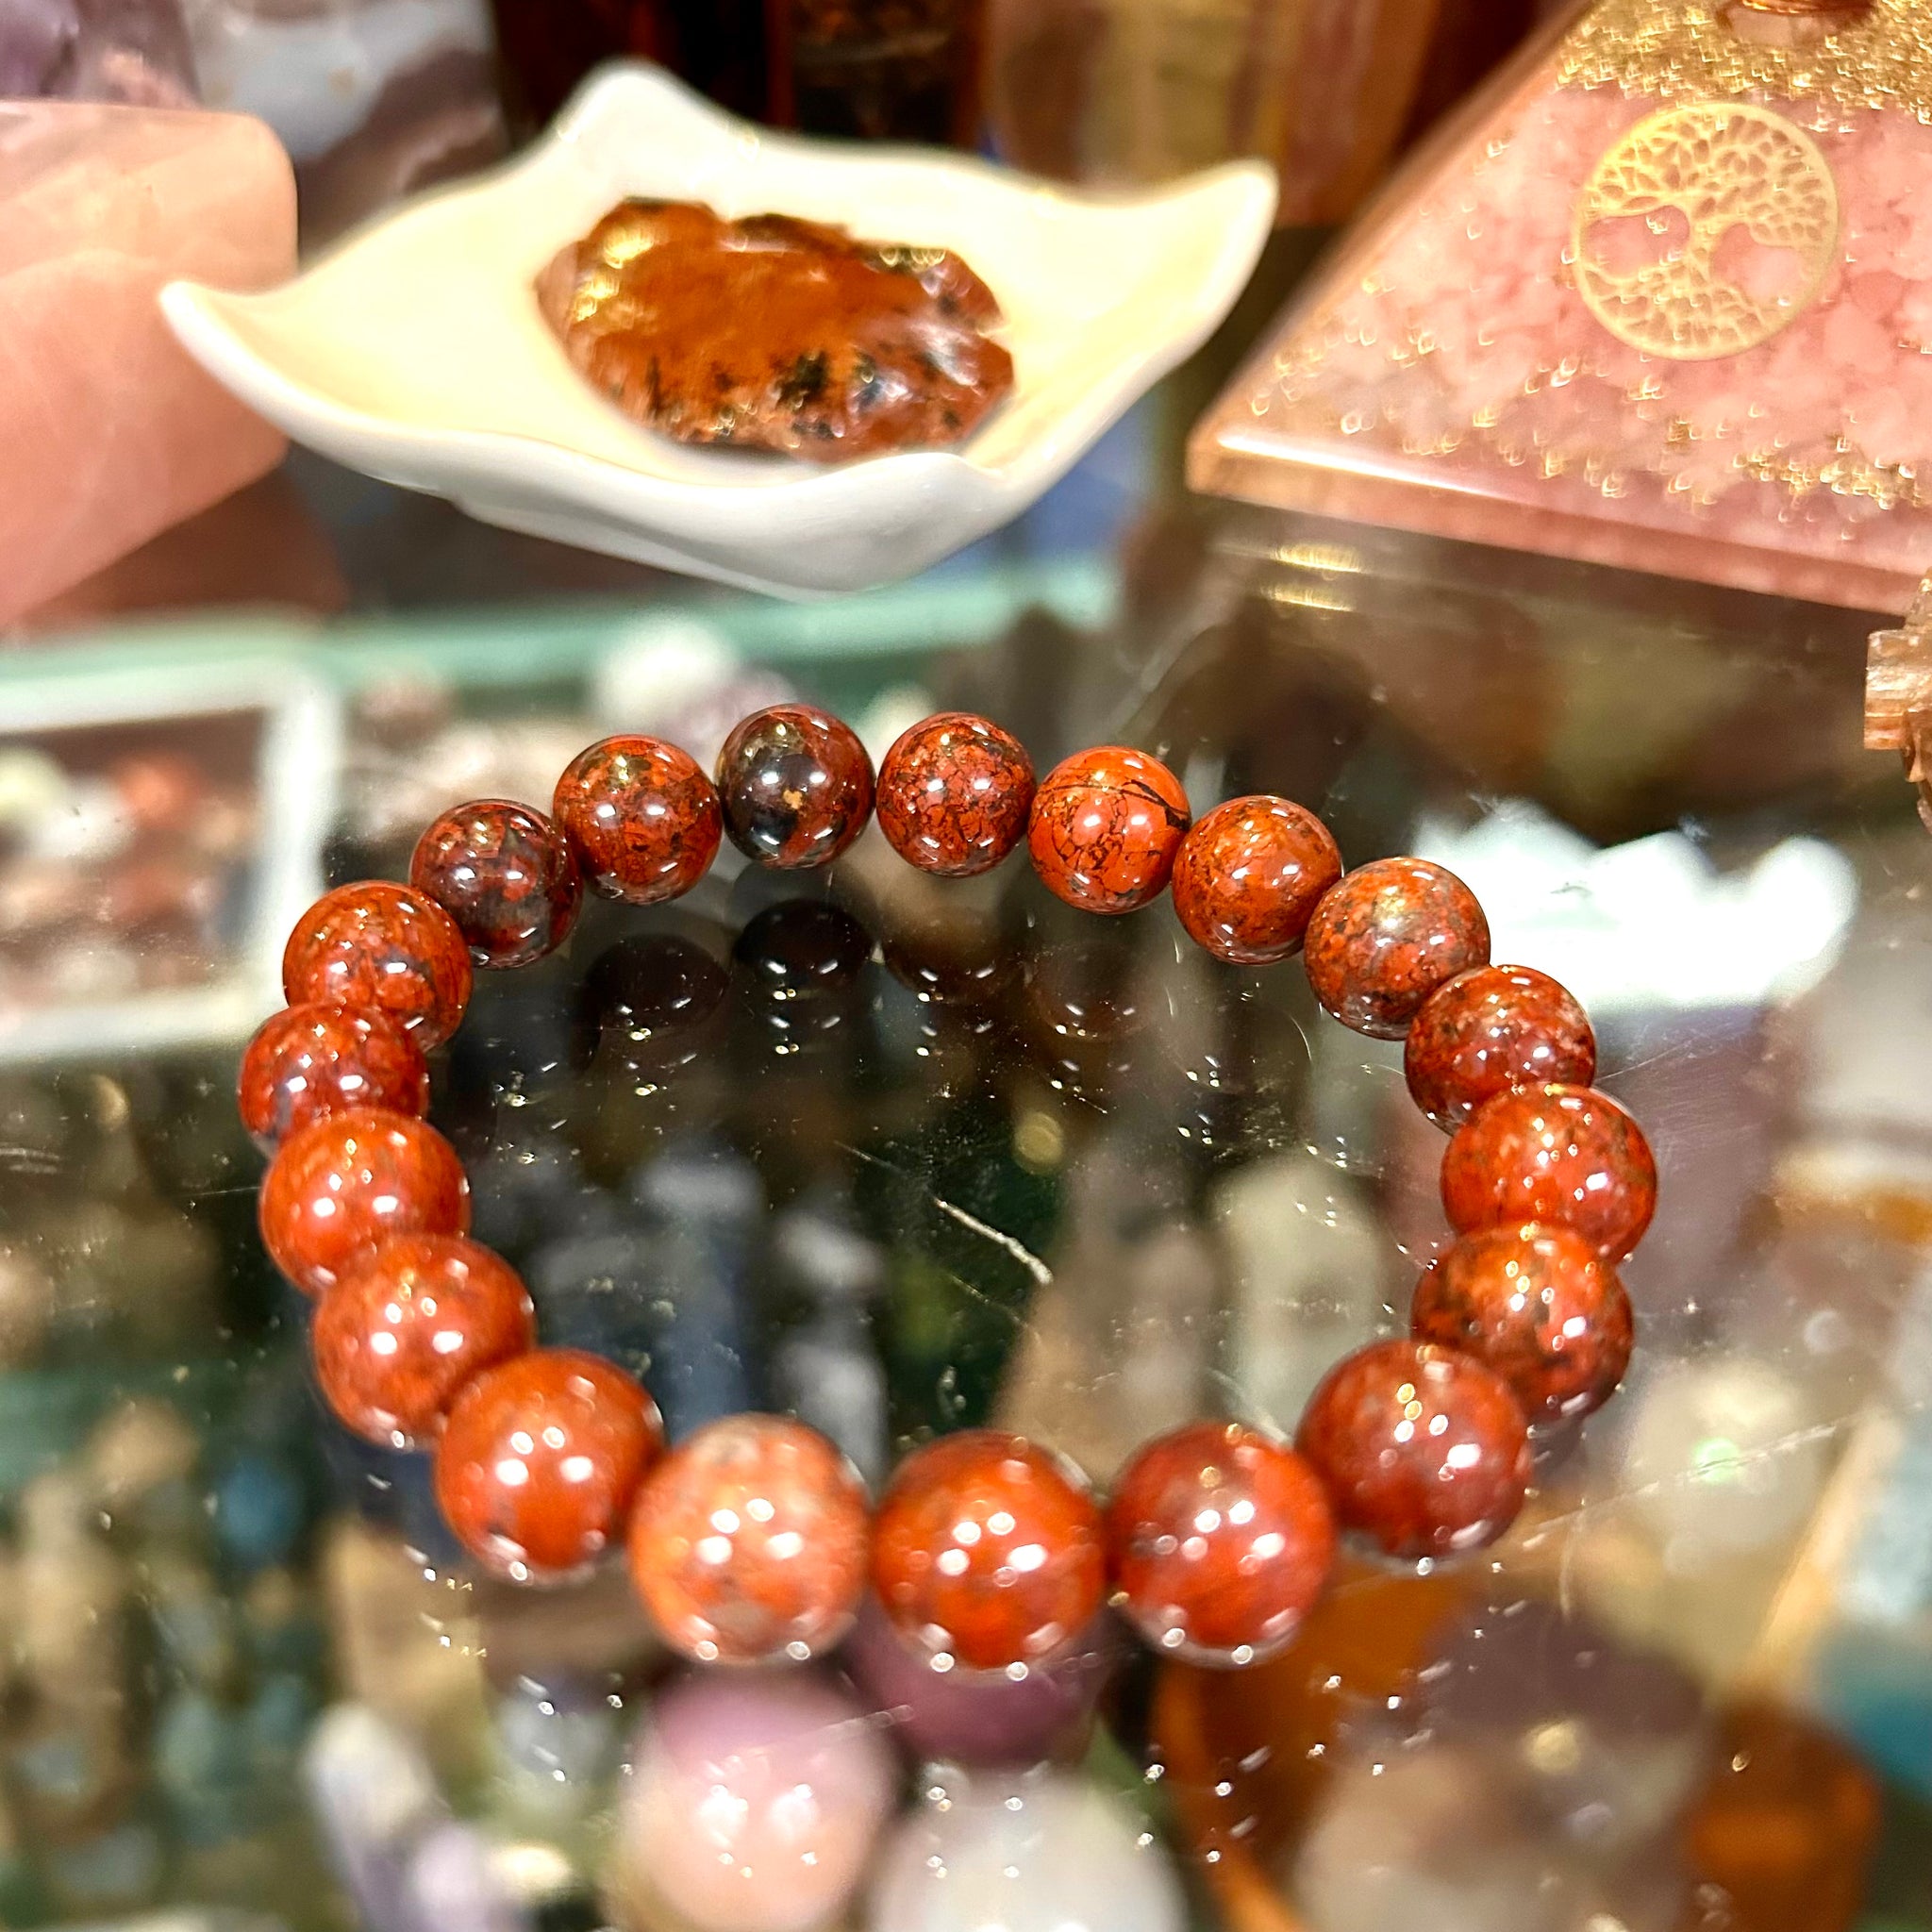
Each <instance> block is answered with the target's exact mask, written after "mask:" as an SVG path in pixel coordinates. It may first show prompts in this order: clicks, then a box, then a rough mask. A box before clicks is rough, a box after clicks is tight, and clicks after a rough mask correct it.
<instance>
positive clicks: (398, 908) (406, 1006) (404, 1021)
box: [282, 879, 471, 1053]
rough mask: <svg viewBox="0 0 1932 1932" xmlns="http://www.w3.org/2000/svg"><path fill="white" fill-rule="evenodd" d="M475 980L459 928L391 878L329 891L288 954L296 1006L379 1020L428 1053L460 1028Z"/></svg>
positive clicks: (288, 984) (285, 979) (286, 986)
mask: <svg viewBox="0 0 1932 1932" xmlns="http://www.w3.org/2000/svg"><path fill="white" fill-rule="evenodd" d="M470 981H471V975H470V953H469V948H468V947H467V946H465V945H464V943H463V936H462V934H461V933H460V932H459V931H458V929H457V924H456V921H455V920H453V919H452V918H451V917H450V916H449V914H448V913H447V912H445V911H444V910H443V909H442V908H441V906H439V905H438V904H437V903H436V901H435V900H434V899H432V898H430V896H429V895H428V894H427V893H426V892H423V891H418V890H417V889H416V888H415V887H413V886H398V885H392V884H391V882H390V881H389V880H387V879H364V880H362V881H360V882H359V883H358V884H356V885H351V886H338V887H337V888H336V889H335V891H332V892H325V893H324V894H323V895H322V897H321V898H320V899H318V900H317V901H316V902H315V904H314V905H313V906H311V907H310V908H308V911H307V912H305V913H304V914H303V915H302V917H301V918H300V919H298V920H297V921H296V922H295V929H294V931H293V932H291V934H290V935H289V943H288V944H287V945H286V946H285V947H284V948H283V949H282V991H283V992H284V994H285V995H286V996H287V998H288V1002H289V1004H290V1005H291V1007H292V1006H298V1005H301V1004H303V1003H305V1002H309V1001H314V1002H319V1003H320V1004H322V1005H324V1006H330V1007H358V1008H362V1009H364V1010H365V1011H369V1012H376V1013H380V1014H382V1015H383V1017H384V1018H385V1019H389V1020H393V1021H395V1022H396V1023H397V1024H399V1025H401V1026H403V1027H405V1028H407V1029H408V1032H409V1033H410V1034H412V1035H413V1036H414V1038H415V1041H416V1043H417V1045H419V1046H420V1047H422V1048H423V1049H424V1051H425V1053H426V1052H427V1051H428V1050H429V1049H430V1048H431V1047H434V1046H441V1044H442V1042H443V1041H445V1040H447V1039H448V1038H449V1037H450V1035H451V1034H452V1033H454V1032H455V1031H456V1030H457V1028H458V1026H459V1025H461V1024H462V1019H463V1008H465V1007H467V1006H468V1005H469V1003H470Z"/></svg>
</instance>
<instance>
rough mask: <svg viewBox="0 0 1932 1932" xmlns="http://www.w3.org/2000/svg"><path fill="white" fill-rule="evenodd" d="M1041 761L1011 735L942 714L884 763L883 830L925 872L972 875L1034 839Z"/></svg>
mask: <svg viewBox="0 0 1932 1932" xmlns="http://www.w3.org/2000/svg"><path fill="white" fill-rule="evenodd" d="M1032 804H1033V760H1032V759H1031V758H1028V757H1027V756H1026V752H1025V748H1024V746H1023V745H1022V744H1021V742H1020V741H1019V740H1018V739H1017V738H1015V737H1014V736H1013V735H1012V734H1011V733H1010V732H1008V731H1002V730H1001V729H1000V727H999V726H998V725H997V724H992V723H991V722H990V721H989V720H988V719H985V718H976V717H974V715H973V714H972V713H971V712H969V711H941V712H940V713H938V714H937V715H936V716H934V717H931V718H925V719H922V720H921V721H920V723H918V724H915V725H913V726H912V728H911V729H910V730H909V731H907V732H904V733H902V734H901V736H900V737H899V739H898V740H897V741H896V742H895V743H894V744H893V746H892V748H891V750H890V751H889V752H887V754H886V756H885V758H884V759H883V760H882V761H881V762H880V765H879V780H878V807H877V809H878V817H879V829H880V831H882V832H883V833H884V834H885V835H886V838H887V841H889V842H890V843H891V847H892V850H893V851H894V852H896V853H897V854H898V855H899V857H900V858H903V859H905V861H906V862H907V863H908V865H916V866H917V867H918V868H919V869H920V871H921V872H929V873H932V874H936V875H937V876H939V877H941V878H955V879H957V878H971V877H972V876H974V874H977V873H982V872H987V871H990V870H991V868H992V867H993V866H996V865H997V864H998V863H999V862H1000V860H1001V859H1003V858H1005V857H1006V856H1007V854H1008V853H1009V852H1010V851H1011V850H1012V849H1013V847H1014V846H1015V845H1017V844H1018V843H1019V842H1020V841H1021V840H1022V839H1023V838H1024V837H1025V834H1026V815H1027V812H1028V811H1029V809H1030V808H1031V807H1032Z"/></svg>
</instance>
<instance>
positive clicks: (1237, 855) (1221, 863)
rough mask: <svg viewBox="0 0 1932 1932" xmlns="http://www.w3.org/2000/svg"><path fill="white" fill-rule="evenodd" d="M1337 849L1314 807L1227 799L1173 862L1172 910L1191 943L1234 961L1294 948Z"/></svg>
mask: <svg viewBox="0 0 1932 1932" xmlns="http://www.w3.org/2000/svg"><path fill="white" fill-rule="evenodd" d="M1340 877H1341V852H1340V850H1339V849H1338V848H1337V846H1336V843H1335V840H1334V838H1333V836H1332V835H1331V834H1330V832H1329V830H1328V827H1327V826H1326V825H1324V824H1323V823H1322V821H1321V820H1320V819H1318V818H1317V817H1316V816H1315V815H1314V813H1313V812H1311V811H1308V810H1306V809H1305V808H1303V807H1301V806H1299V805H1294V804H1292V803H1291V802H1290V801H1289V800H1288V799H1286V798H1274V797H1270V796H1268V795H1266V794H1261V795H1257V796H1256V797H1252V798H1230V799H1229V800H1228V801H1227V803H1226V804H1225V805H1217V806H1216V807H1215V808H1214V809H1213V810H1212V811H1210V812H1209V813H1208V816H1207V817H1206V818H1204V819H1200V820H1198V821H1196V823H1195V824H1193V825H1191V827H1190V828H1189V831H1188V835H1187V837H1186V838H1185V839H1183V840H1182V841H1181V849H1180V855H1179V857H1178V858H1175V860H1174V910H1175V912H1177V913H1178V914H1179V915H1180V922H1181V924H1183V925H1184V926H1185V927H1186V928H1187V930H1188V934H1189V937H1190V938H1191V939H1192V940H1193V941H1195V943H1196V944H1197V945H1202V946H1205V947H1207V949H1208V951H1209V952H1210V953H1212V954H1213V955H1214V956H1215V958H1218V959H1225V960H1227V961H1228V962H1229V963H1230V964H1233V965H1237V966H1265V965H1268V964H1270V963H1271V962H1273V961H1274V960H1276V959H1286V958H1288V957H1289V955H1290V954H1291V953H1296V952H1299V951H1300V950H1301V944H1302V936H1303V935H1304V934H1305V933H1306V932H1307V927H1308V921H1309V919H1310V918H1311V917H1312V916H1313V915H1314V910H1315V907H1316V905H1317V903H1318V902H1319V901H1320V899H1321V897H1322V895H1323V893H1324V892H1325V891H1327V890H1328V889H1329V887H1331V886H1332V885H1334V884H1335V882H1336V880H1338V879H1339V878H1340Z"/></svg>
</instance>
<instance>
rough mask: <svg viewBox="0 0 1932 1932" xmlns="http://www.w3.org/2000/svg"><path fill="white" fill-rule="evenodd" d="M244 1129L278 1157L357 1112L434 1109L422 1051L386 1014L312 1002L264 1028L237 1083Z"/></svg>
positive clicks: (246, 1056)
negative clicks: (325, 1123) (303, 1137)
mask: <svg viewBox="0 0 1932 1932" xmlns="http://www.w3.org/2000/svg"><path fill="white" fill-rule="evenodd" d="M235 1098H236V1104H237V1106H238V1107H239V1108H240V1109H241V1113H242V1125H243V1126H244V1127H246V1128H247V1130H248V1132H249V1133H250V1134H251V1135H252V1136H253V1137H254V1140H255V1142H256V1144H257V1145H258V1147H260V1148H262V1149H263V1150H264V1151H271V1150H273V1149H274V1148H275V1146H276V1145H278V1144H279V1143H280V1142H281V1141H285V1140H287V1139H288V1137H289V1136H290V1135H291V1134H292V1133H294V1132H295V1131H296V1130H297V1129H298V1128H300V1127H306V1126H308V1124H309V1123H310V1122H311V1121H319V1120H322V1119H324V1118H325V1116H326V1115H329V1114H332V1113H345V1112H346V1111H347V1110H348V1109H349V1108H352V1107H379V1108H386V1109H388V1110H389V1111H390V1112H391V1113H408V1114H417V1115H421V1114H424V1113H426V1112H427V1111H428V1109H429V1067H428V1064H427V1062H425V1059H424V1058H423V1050H422V1048H421V1047H419V1046H418V1045H417V1044H416V1042H415V1041H413V1040H412V1039H411V1038H410V1037H409V1035H408V1033H407V1032H405V1031H404V1030H403V1028H402V1027H400V1026H398V1025H396V1024H393V1023H392V1022H391V1021H389V1020H386V1019H384V1018H383V1017H382V1015H381V1014H380V1013H377V1012H373V1011H370V1010H368V1009H366V1008H353V1007H325V1006H322V1005H319V1004H316V1003H314V1002H308V1003H305V1004H304V1005H302V1006H299V1007H284V1008H282V1010H281V1011H280V1012H279V1013H272V1014H270V1015H269V1017H268V1018H267V1019H266V1020H264V1021H263V1022H262V1024H261V1025H260V1026H259V1027H258V1028H257V1030H256V1034H255V1038H254V1039H253V1040H251V1041H249V1042H248V1045H247V1047H246V1049H245V1050H244V1051H243V1053H242V1070H241V1073H240V1075H239V1076H238V1078H237V1080H236V1083H235Z"/></svg>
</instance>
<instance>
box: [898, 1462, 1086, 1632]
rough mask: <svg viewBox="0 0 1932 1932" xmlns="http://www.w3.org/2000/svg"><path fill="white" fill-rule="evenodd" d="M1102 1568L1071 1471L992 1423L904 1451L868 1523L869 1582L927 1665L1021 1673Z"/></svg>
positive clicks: (1065, 1627)
mask: <svg viewBox="0 0 1932 1932" xmlns="http://www.w3.org/2000/svg"><path fill="white" fill-rule="evenodd" d="M1105 1568H1106V1564H1105V1555H1104V1544H1103V1530H1102V1525H1101V1519H1100V1511H1099V1510H1098V1508H1096V1507H1095V1506H1094V1503H1093V1499H1092V1497H1091V1495H1090V1494H1089V1493H1088V1491H1087V1488H1086V1485H1085V1483H1084V1481H1083V1480H1082V1479H1081V1477H1080V1476H1079V1473H1078V1472H1077V1471H1075V1470H1074V1469H1073V1468H1072V1466H1071V1465H1070V1464H1068V1463H1066V1462H1065V1461H1064V1460H1062V1459H1061V1458H1060V1457H1056V1456H1053V1455H1050V1454H1049V1453H1048V1452H1047V1451H1045V1450H1043V1449H1041V1448H1038V1447H1036V1446H1035V1445H1034V1444H1033V1443H1030V1442H1027V1441H1024V1440H1023V1439H1022V1438H1021V1437H1018V1436H1009V1435H1006V1434H1003V1433H1002V1432H1000V1431H998V1430H995V1429H968V1430H964V1431H962V1432H961V1433H960V1434H958V1435H955V1436H947V1437H944V1438H942V1439H941V1441H937V1442H931V1443H928V1444H927V1445H926V1446H925V1447H924V1448H923V1449H919V1450H915V1451H914V1452H913V1454H912V1455H910V1456H908V1457H907V1458H906V1460H905V1461H904V1462H902V1463H901V1464H900V1465H899V1471H898V1474H897V1475H895V1476H894V1478H893V1479H892V1484H891V1488H890V1489H889V1490H888V1491H886V1495H885V1500H884V1501H883V1502H882V1503H881V1504H880V1505H879V1509H878V1514H877V1516H876V1518H875V1520H874V1525H873V1588H874V1591H876V1592H877V1595H878V1599H879V1602H880V1603H881V1604H882V1605H883V1606H884V1607H885V1610H886V1614H887V1615H888V1616H889V1617H891V1620H892V1621H893V1623H894V1624H897V1626H898V1627H899V1629H900V1630H901V1631H903V1632H904V1633H905V1634H906V1635H907V1636H908V1637H909V1638H910V1639H911V1640H912V1641H914V1642H915V1643H917V1644H919V1645H920V1646H921V1647H922V1648H923V1649H924V1651H925V1652H926V1654H927V1655H928V1656H929V1657H931V1659H932V1661H933V1664H934V1666H935V1668H938V1669H947V1670H949V1669H951V1668H952V1667H953V1666H954V1665H955V1664H958V1665H961V1666H963V1667H964V1668H966V1669H968V1670H987V1671H991V1670H1008V1671H1024V1669H1026V1668H1027V1667H1029V1666H1031V1665H1033V1664H1036V1663H1038V1662H1040V1661H1041V1660H1042V1659H1044V1658H1046V1657H1050V1656H1051V1655H1052V1654H1053V1653H1054V1652H1055V1651H1057V1650H1058V1649H1059V1648H1060V1646H1061V1645H1062V1644H1064V1643H1065V1642H1066V1641H1067V1640H1068V1639H1069V1638H1071V1637H1072V1636H1074V1634H1075V1633H1076V1632H1078V1631H1079V1630H1081V1629H1083V1628H1084V1627H1085V1625H1086V1624H1087V1623H1088V1621H1089V1620H1090V1619H1091V1617H1092V1615H1093V1612H1094V1611H1095V1610H1096V1609H1097V1608H1098V1607H1099V1605H1100V1601H1101V1596H1102V1593H1103V1590H1104V1586H1105Z"/></svg>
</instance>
